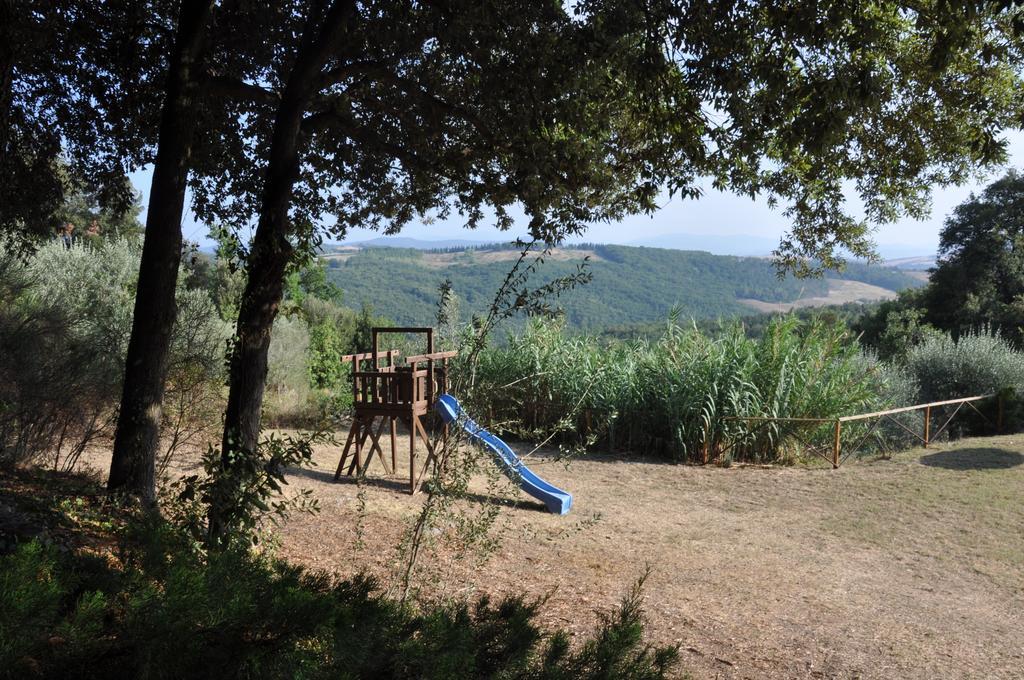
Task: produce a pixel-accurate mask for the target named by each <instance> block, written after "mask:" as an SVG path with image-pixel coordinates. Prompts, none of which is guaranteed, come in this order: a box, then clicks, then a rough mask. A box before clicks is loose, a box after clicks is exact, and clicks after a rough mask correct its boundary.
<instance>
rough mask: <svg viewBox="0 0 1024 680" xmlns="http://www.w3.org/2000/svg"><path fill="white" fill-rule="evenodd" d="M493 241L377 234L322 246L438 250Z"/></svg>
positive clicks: (331, 247)
mask: <svg viewBox="0 0 1024 680" xmlns="http://www.w3.org/2000/svg"><path fill="white" fill-rule="evenodd" d="M492 243H494V242H493V241H479V240H477V241H474V240H471V239H444V240H439V241H424V240H421V239H417V238H406V237H404V236H379V237H377V238H371V239H368V240H366V241H345V242H344V243H332V244H327V245H325V246H324V250H325V252H332V251H336V250H339V249H348V248H411V249H413V250H439V249H443V248H476V247H479V246H486V245H490V244H492Z"/></svg>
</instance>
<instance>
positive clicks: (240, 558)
mask: <svg viewBox="0 0 1024 680" xmlns="http://www.w3.org/2000/svg"><path fill="white" fill-rule="evenodd" d="M132 538H133V541H132V542H130V543H129V544H128V545H130V546H131V549H130V550H128V551H126V552H125V553H124V561H123V562H121V563H119V564H120V566H118V567H113V566H110V564H118V563H110V564H108V563H107V562H105V561H97V560H94V559H89V558H87V557H84V556H82V555H77V554H74V553H60V552H58V551H57V550H55V549H52V548H44V547H42V546H41V545H40V544H38V543H36V542H31V543H27V544H23V545H21V546H20V547H19V548H18V549H17V551H16V552H15V553H13V554H11V555H8V556H6V557H2V558H0V677H10V678H22V677H32V676H43V677H61V678H79V677H146V678H153V679H159V678H205V677H208V678H221V677H249V678H276V677H308V678H321V677H322V678H328V677H342V678H396V679H397V678H412V677H415V678H475V677H479V678H484V677H503V678H524V679H525V678H537V679H543V678H550V679H552V680H554V679H556V678H557V679H561V678H573V679H574V680H577V679H578V680H585V679H587V678H595V679H596V678H611V677H614V678H625V679H636V680H648V679H649V680H655V679H657V678H662V677H665V676H666V674H667V673H668V672H670V671H671V670H672V669H673V667H674V665H675V664H676V663H677V655H676V652H675V649H674V648H649V647H647V646H646V645H645V644H644V642H643V637H642V627H643V625H642V624H643V622H642V614H641V611H640V593H639V590H638V589H634V590H633V591H632V592H631V593H630V594H629V595H628V596H627V597H626V598H625V600H624V601H623V605H622V607H621V608H620V610H619V611H618V612H617V613H615V614H613V615H610V616H608V617H607V618H606V619H605V621H604V624H603V625H602V627H601V628H600V630H599V631H598V632H597V635H595V636H594V637H593V638H592V639H591V640H589V641H585V642H584V644H583V645H581V646H580V647H579V648H578V649H575V650H574V649H572V648H570V646H569V644H568V636H566V635H565V634H564V633H559V632H555V633H554V634H551V635H547V634H545V632H544V631H543V630H541V629H540V628H539V626H538V625H537V623H536V616H537V613H538V611H539V609H540V606H541V604H542V602H538V601H535V602H530V601H526V600H524V599H522V598H517V597H509V598H505V599H503V600H500V601H497V602H492V601H491V600H489V599H486V598H484V599H480V600H478V601H477V602H475V603H472V604H470V603H466V602H455V603H449V604H445V605H440V606H433V607H429V608H424V609H422V610H419V611H417V610H414V609H413V608H411V607H409V606H403V605H399V604H398V603H397V602H395V601H393V600H391V599H388V598H387V597H385V596H383V595H382V594H381V593H380V592H379V591H378V589H377V584H376V583H375V582H374V581H373V580H371V579H368V578H365V577H356V578H354V579H351V580H345V581H342V580H338V579H336V578H334V577H331V576H329V575H327V574H325V573H322V572H309V571H306V570H304V569H302V568H300V567H296V566H293V565H290V564H288V563H286V562H283V561H279V560H275V559H272V558H270V557H267V556H265V555H263V556H261V555H257V554H254V553H253V552H251V551H248V550H241V549H232V550H226V551H223V552H218V553H211V554H208V555H204V554H202V553H200V552H196V551H194V550H192V549H190V547H189V545H188V544H187V542H185V543H183V542H182V539H181V536H180V534H179V533H178V532H177V531H176V530H175V529H174V528H173V527H170V526H168V525H165V524H160V523H153V522H150V523H148V524H145V525H138V526H136V527H135V528H134V530H133V535H132Z"/></svg>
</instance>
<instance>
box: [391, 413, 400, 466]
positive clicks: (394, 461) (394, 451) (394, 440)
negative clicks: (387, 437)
mask: <svg viewBox="0 0 1024 680" xmlns="http://www.w3.org/2000/svg"><path fill="white" fill-rule="evenodd" d="M389 420H390V421H391V469H392V470H394V471H395V472H398V436H397V435H398V432H397V428H396V427H395V417H394V416H391V417H390V418H389Z"/></svg>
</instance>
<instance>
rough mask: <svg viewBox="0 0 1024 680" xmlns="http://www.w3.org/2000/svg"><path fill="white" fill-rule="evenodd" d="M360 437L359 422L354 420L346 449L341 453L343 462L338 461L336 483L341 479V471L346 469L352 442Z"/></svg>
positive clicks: (335, 474)
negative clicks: (346, 460)
mask: <svg viewBox="0 0 1024 680" xmlns="http://www.w3.org/2000/svg"><path fill="white" fill-rule="evenodd" d="M358 436H359V421H358V420H353V421H352V427H350V428H349V430H348V438H346V439H345V448H344V449H342V452H341V460H339V461H338V469H337V470H336V471H335V473H334V481H338V480H339V479H341V471H342V469H343V468H344V467H345V459H346V458H348V455H349V449H351V448H352V442H353V441H354V440H355V438H356V437H358Z"/></svg>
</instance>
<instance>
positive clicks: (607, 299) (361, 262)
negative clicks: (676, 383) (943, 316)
mask: <svg viewBox="0 0 1024 680" xmlns="http://www.w3.org/2000/svg"><path fill="white" fill-rule="evenodd" d="M517 256H518V252H517V251H516V250H514V249H510V248H504V247H501V246H488V247H485V248H468V249H460V248H457V247H456V248H448V249H444V250H440V249H439V250H430V251H424V250H419V249H411V248H363V249H346V250H341V251H335V252H329V253H327V254H325V255H324V256H323V258H324V260H325V261H326V262H327V266H328V275H329V276H330V278H331V280H332V281H333V282H334V283H335V284H337V285H338V286H339V287H340V288H341V289H342V290H343V291H344V294H345V301H346V304H348V305H350V306H360V305H363V304H368V305H370V306H372V308H373V309H374V311H375V312H376V313H378V314H382V315H384V316H387V317H389V318H391V319H393V320H395V321H396V322H397V323H400V324H428V323H431V322H432V321H433V318H434V314H435V309H436V305H437V297H438V286H439V285H440V284H441V282H442V281H444V280H445V279H448V280H450V281H451V283H452V286H453V288H454V291H455V293H456V294H457V295H458V298H459V301H460V311H461V313H462V316H463V318H468V317H469V315H470V314H472V313H478V312H482V311H483V310H485V309H486V308H487V306H488V305H489V304H490V302H491V300H492V298H493V296H494V292H495V291H496V290H497V288H498V286H500V285H501V282H502V280H503V279H504V277H505V274H506V272H507V271H508V269H509V267H510V265H511V264H512V262H513V261H514V260H515V259H516V257H517ZM584 258H588V261H589V268H590V271H591V273H592V275H593V280H592V281H591V282H590V283H589V284H587V285H586V286H583V287H581V288H578V289H576V290H572V291H569V292H567V293H564V294H563V295H562V297H561V299H559V300H557V301H556V302H557V304H558V306H559V307H561V308H563V309H564V310H565V314H566V319H567V322H568V323H569V325H570V326H572V327H575V328H580V329H589V330H599V329H603V328H606V327H608V326H614V325H623V324H635V323H644V322H650V321H658V320H662V319H664V318H665V317H666V315H667V314H668V313H669V311H670V310H671V309H672V308H674V307H675V308H678V309H679V310H680V311H681V313H682V314H683V315H684V316H689V317H694V318H697V319H704V318H714V317H729V316H733V315H743V314H750V313H752V312H754V311H755V310H758V309H780V308H784V307H788V306H790V305H795V306H807V305H821V304H833V303H835V304H840V303H843V302H850V301H854V300H876V299H881V298H884V297H888V296H891V295H893V294H894V292H895V291H898V290H901V289H903V288H911V287H915V286H919V285H921V281H920V280H918V279H915V278H913V277H912V276H909V275H907V273H905V272H900V271H897V270H895V269H889V268H884V267H877V266H867V265H864V264H860V263H850V265H849V266H848V268H847V270H846V271H845V272H842V273H832V274H830V276H829V278H828V279H811V280H797V279H795V278H793V277H786V278H784V279H779V278H778V277H777V276H776V273H775V269H774V268H773V267H772V264H771V262H769V261H768V260H765V259H760V258H751V257H733V256H724V255H712V254H710V253H706V252H700V251H680V250H666V249H661V248H643V247H630V246H618V245H581V246H570V247H566V248H561V249H558V250H556V251H555V252H553V253H552V254H551V256H550V257H549V258H547V261H546V262H545V263H544V265H543V266H542V267H541V268H540V271H539V273H538V275H537V277H536V279H535V280H533V281H532V282H531V287H536V286H538V285H541V284H542V283H544V282H546V281H550V280H551V279H553V278H555V277H558V276H563V275H566V274H569V273H571V272H573V271H575V269H576V267H577V265H578V264H579V263H580V262H582V261H583V260H584Z"/></svg>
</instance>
